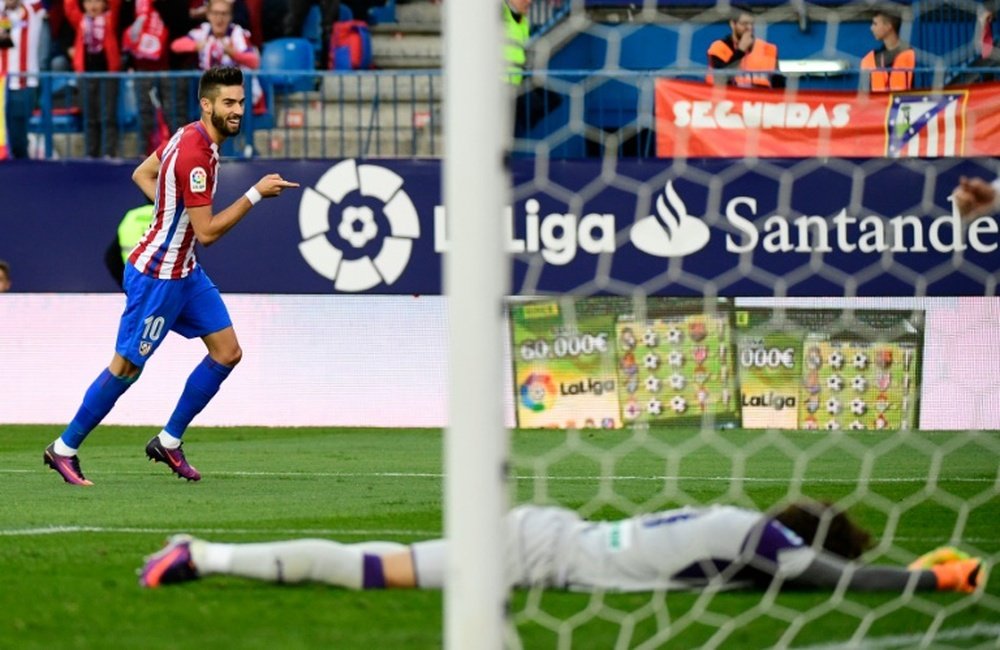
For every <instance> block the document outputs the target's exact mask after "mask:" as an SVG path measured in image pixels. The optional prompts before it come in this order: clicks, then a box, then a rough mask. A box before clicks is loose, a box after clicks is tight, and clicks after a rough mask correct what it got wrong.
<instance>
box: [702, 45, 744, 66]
mask: <svg viewBox="0 0 1000 650" xmlns="http://www.w3.org/2000/svg"><path fill="white" fill-rule="evenodd" d="M748 51H749V50H748ZM746 54H747V53H746V52H744V51H743V50H741V49H739V48H738V47H737V48H733V47H732V45H731V44H730V43H729V42H728V41H724V40H721V39H720V40H718V41H715V42H714V43H712V45H711V47H709V48H708V67H710V68H712V69H713V70H726V69H736V68H739V67H740V61H742V60H743V57H744V56H746Z"/></svg>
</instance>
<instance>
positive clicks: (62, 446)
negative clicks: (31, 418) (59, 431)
mask: <svg viewBox="0 0 1000 650" xmlns="http://www.w3.org/2000/svg"><path fill="white" fill-rule="evenodd" d="M52 449H53V450H54V451H55V452H56V453H57V454H59V455H60V456H76V449H73V448H72V447H70V446H69V445H67V444H66V443H65V442H63V439H62V436H60V437H58V438H56V441H55V443H54V444H53V446H52Z"/></svg>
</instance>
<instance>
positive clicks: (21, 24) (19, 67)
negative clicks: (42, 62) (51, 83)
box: [0, 1, 45, 90]
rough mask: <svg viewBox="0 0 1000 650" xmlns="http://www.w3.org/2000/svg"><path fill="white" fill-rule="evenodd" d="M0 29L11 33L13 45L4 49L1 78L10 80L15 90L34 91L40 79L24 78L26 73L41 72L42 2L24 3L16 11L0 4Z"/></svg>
mask: <svg viewBox="0 0 1000 650" xmlns="http://www.w3.org/2000/svg"><path fill="white" fill-rule="evenodd" d="M0 28H3V29H6V30H7V31H8V32H9V33H10V40H11V41H12V42H13V45H12V46H10V47H5V48H0V77H2V76H7V85H8V87H9V88H10V89H11V90H21V89H22V88H28V87H30V88H34V87H36V86H38V77H23V76H21V75H20V73H23V72H38V69H39V68H38V54H39V49H40V45H41V42H42V40H41V39H42V29H45V7H43V6H42V3H41V2H37V1H34V2H22V3H21V4H19V5H18V6H17V7H15V8H13V9H7V8H6V5H5V4H0Z"/></svg>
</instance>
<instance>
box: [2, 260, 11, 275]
mask: <svg viewBox="0 0 1000 650" xmlns="http://www.w3.org/2000/svg"><path fill="white" fill-rule="evenodd" d="M0 271H3V272H4V274H5V275H7V276H8V277H10V264H8V263H7V262H5V261H3V260H0Z"/></svg>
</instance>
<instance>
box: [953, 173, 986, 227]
mask: <svg viewBox="0 0 1000 650" xmlns="http://www.w3.org/2000/svg"><path fill="white" fill-rule="evenodd" d="M996 198H997V192H996V190H995V189H994V188H993V186H992V185H990V184H989V183H987V182H986V181H984V180H983V179H981V178H967V177H965V176H962V177H961V178H960V179H959V181H958V187H956V188H955V190H954V191H953V192H952V193H951V200H952V201H954V203H955V207H956V208H957V209H958V213H959V214H960V215H962V216H963V217H966V218H974V217H980V216H982V215H984V214H986V213H987V212H989V210H990V209H991V208H992V207H993V204H994V202H995V201H996Z"/></svg>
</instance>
